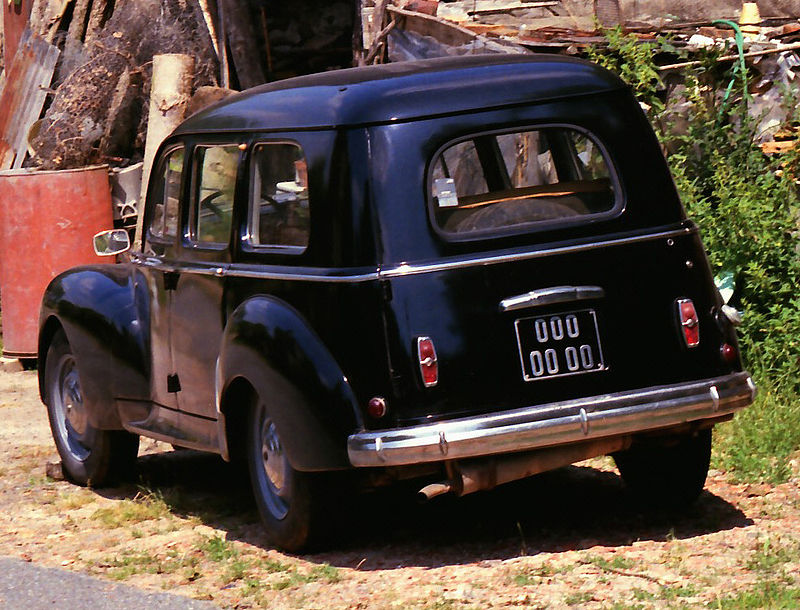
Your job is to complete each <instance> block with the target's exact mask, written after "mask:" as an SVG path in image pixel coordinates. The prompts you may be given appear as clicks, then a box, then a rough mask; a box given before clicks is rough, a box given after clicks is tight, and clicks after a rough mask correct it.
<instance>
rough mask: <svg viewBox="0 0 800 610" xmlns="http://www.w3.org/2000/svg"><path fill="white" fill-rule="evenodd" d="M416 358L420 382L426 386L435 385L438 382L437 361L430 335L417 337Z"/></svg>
mask: <svg viewBox="0 0 800 610" xmlns="http://www.w3.org/2000/svg"><path fill="white" fill-rule="evenodd" d="M417 359H418V360H419V372H420V374H421V375H422V383H423V384H425V387H426V388H431V387H433V386H435V385H436V384H437V383H438V382H439V362H438V360H437V359H436V348H435V347H433V341H432V340H431V338H430V337H417Z"/></svg>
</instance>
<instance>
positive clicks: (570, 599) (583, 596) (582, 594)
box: [564, 591, 594, 606]
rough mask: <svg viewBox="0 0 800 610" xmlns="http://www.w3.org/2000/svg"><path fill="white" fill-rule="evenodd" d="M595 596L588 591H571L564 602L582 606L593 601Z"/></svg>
mask: <svg viewBox="0 0 800 610" xmlns="http://www.w3.org/2000/svg"><path fill="white" fill-rule="evenodd" d="M593 598H594V596H593V595H592V594H591V593H589V592H588V591H578V592H577V593H570V594H569V595H567V596H566V597H565V598H564V603H565V604H567V605H568V606H580V605H581V604H585V603H588V602H590V601H592V599H593Z"/></svg>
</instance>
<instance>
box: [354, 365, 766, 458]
mask: <svg viewBox="0 0 800 610" xmlns="http://www.w3.org/2000/svg"><path fill="white" fill-rule="evenodd" d="M754 397H755V384H754V383H753V380H752V379H751V378H750V375H749V374H748V373H746V372H745V373H733V374H731V375H726V376H724V377H718V378H714V379H704V380H701V381H693V382H688V383H679V384H675V385H669V386H658V387H652V388H646V389H644V390H635V391H631V392H620V393H616V394H606V395H602V396H592V397H589V398H580V399H577V400H569V401H564V402H558V403H550V404H545V405H537V406H534V407H525V408H522V409H515V410H512V411H503V412H500V413H491V414H488V415H480V416H476V417H467V418H461V419H454V420H450V421H443V422H439V423H435V424H425V425H420V426H413V427H409V428H393V429H389V430H378V431H372V432H358V433H356V434H352V435H351V436H350V437H349V438H348V439H347V452H348V455H349V457H350V462H351V464H353V466H402V465H408V464H419V463H425V462H436V461H440V460H442V459H444V456H443V455H442V449H441V447H442V446H445V447H447V459H449V460H455V459H462V458H472V457H479V456H485V455H492V454H497V453H508V452H514V451H527V450H531V449H539V448H542V447H550V446H553V445H564V444H569V443H576V442H580V441H583V440H588V439H594V438H602V437H607V436H615V435H620V434H631V433H636V432H644V431H648V430H655V429H658V428H665V427H669V426H676V425H679V424H683V423H688V422H694V421H701V420H703V419H708V418H716V417H720V416H724V415H727V414H730V413H734V412H735V411H738V410H739V409H743V408H744V407H746V406H747V405H749V404H750V403H752V402H753V398H754Z"/></svg>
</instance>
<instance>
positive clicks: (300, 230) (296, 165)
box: [247, 142, 311, 254]
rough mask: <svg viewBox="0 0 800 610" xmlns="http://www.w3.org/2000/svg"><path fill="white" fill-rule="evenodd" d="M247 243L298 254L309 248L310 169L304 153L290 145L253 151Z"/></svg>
mask: <svg viewBox="0 0 800 610" xmlns="http://www.w3.org/2000/svg"><path fill="white" fill-rule="evenodd" d="M252 166H253V169H252V178H251V184H252V189H251V197H250V212H249V214H250V217H249V221H248V230H247V243H248V244H249V245H251V246H255V247H257V248H270V249H275V250H277V251H280V252H284V253H289V254H299V253H301V252H303V250H305V248H306V246H308V238H309V231H310V226H311V225H310V217H309V208H308V166H307V164H306V160H305V156H304V155H303V151H302V149H301V148H300V147H299V146H298V145H297V144H294V143H290V142H270V143H265V144H258V145H256V146H255V147H254V148H253V164H252Z"/></svg>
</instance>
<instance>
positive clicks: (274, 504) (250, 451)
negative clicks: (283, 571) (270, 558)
mask: <svg viewBox="0 0 800 610" xmlns="http://www.w3.org/2000/svg"><path fill="white" fill-rule="evenodd" d="M247 466H248V469H249V471H250V483H251V485H252V487H253V495H254V496H255V500H256V504H257V505H258V512H259V513H260V515H261V521H262V522H263V524H264V529H265V532H266V536H267V539H268V540H269V541H270V543H272V544H274V545H275V546H277V547H280V548H282V549H284V550H286V551H291V552H298V551H306V550H308V549H309V548H310V547H311V546H312V545H314V544H315V543H317V542H319V538H320V530H321V527H320V521H321V518H320V496H321V495H322V493H321V487H320V484H321V483H322V481H321V480H320V477H321V476H322V475H319V474H311V473H306V472H300V471H297V470H295V469H294V468H292V466H291V464H290V463H289V459H288V458H287V456H286V453H285V452H284V451H283V445H282V444H281V440H280V437H279V435H278V430H277V428H276V427H275V423H274V422H273V421H272V418H271V417H270V415H269V412H268V410H267V408H266V406H265V405H264V402H263V401H262V400H259V399H257V398H256V399H255V400H254V401H253V403H252V405H251V407H250V413H249V417H248V422H247Z"/></svg>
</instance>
